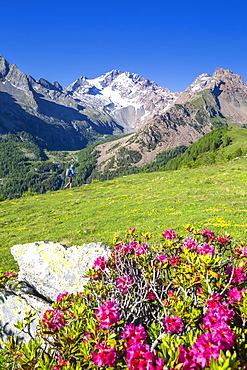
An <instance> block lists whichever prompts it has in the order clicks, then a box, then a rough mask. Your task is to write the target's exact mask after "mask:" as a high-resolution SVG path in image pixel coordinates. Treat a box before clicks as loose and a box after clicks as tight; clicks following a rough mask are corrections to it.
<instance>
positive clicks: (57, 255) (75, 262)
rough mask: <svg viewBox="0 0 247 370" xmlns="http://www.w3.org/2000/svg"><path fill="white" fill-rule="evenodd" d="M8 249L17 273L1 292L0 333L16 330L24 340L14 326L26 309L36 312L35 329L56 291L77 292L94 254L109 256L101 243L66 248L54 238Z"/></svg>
mask: <svg viewBox="0 0 247 370" xmlns="http://www.w3.org/2000/svg"><path fill="white" fill-rule="evenodd" d="M11 253H12V254H13V256H14V258H15V260H16V261H17V262H18V265H19V274H18V279H17V280H15V281H10V282H8V283H7V284H6V289H5V290H2V291H1V292H0V337H2V338H5V337H6V336H8V335H14V334H16V335H17V336H19V338H20V339H21V340H24V341H27V340H29V339H30V337H29V335H25V334H23V333H19V332H18V330H17V329H16V328H15V326H14V325H15V324H16V323H17V321H21V320H22V319H23V318H24V316H25V312H28V311H30V310H31V311H33V312H35V313H36V314H37V319H36V320H35V321H34V322H33V323H32V326H31V331H32V333H35V330H36V326H37V324H38V321H39V320H41V319H42V316H43V314H44V312H45V310H47V309H51V303H52V302H53V301H55V300H56V298H57V296H58V294H59V293H64V292H65V291H66V292H68V293H76V292H80V291H81V290H82V289H83V286H84V285H85V284H86V283H87V281H88V278H87V277H86V275H85V272H86V271H87V270H88V269H90V268H92V266H93V263H94V261H95V259H96V258H97V257H99V256H103V257H105V258H109V256H110V253H111V251H110V248H109V247H107V246H105V245H104V244H102V243H90V244H84V245H83V246H73V247H71V248H67V247H66V246H64V245H61V244H59V243H56V242H36V243H30V244H21V245H15V246H13V247H12V248H11Z"/></svg>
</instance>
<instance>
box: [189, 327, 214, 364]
mask: <svg viewBox="0 0 247 370" xmlns="http://www.w3.org/2000/svg"><path fill="white" fill-rule="evenodd" d="M219 354H220V346H219V345H218V343H215V342H214V341H213V339H212V334H211V333H205V334H202V335H201V336H200V337H199V338H197V340H196V342H195V343H194V344H193V345H192V349H191V350H190V355H192V358H193V360H194V361H195V362H196V363H197V364H199V365H201V367H202V368H204V367H205V366H207V365H208V364H209V362H210V360H211V358H214V359H215V360H217V359H218V357H219Z"/></svg>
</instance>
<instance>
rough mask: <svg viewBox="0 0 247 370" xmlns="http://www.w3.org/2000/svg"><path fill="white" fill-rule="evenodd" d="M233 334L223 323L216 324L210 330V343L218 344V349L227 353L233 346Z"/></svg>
mask: <svg viewBox="0 0 247 370" xmlns="http://www.w3.org/2000/svg"><path fill="white" fill-rule="evenodd" d="M235 339H236V337H235V334H234V333H233V331H232V330H231V328H229V326H228V325H226V324H225V323H224V322H218V323H217V325H215V326H214V327H213V329H212V341H213V342H214V343H218V346H219V349H220V350H222V351H227V350H230V349H232V347H234V344H235Z"/></svg>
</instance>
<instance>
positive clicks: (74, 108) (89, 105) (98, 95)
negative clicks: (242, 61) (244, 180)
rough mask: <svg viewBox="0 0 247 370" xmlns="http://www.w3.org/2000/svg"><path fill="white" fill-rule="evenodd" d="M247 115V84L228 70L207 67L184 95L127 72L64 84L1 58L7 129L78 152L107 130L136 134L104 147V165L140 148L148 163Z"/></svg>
mask: <svg viewBox="0 0 247 370" xmlns="http://www.w3.org/2000/svg"><path fill="white" fill-rule="evenodd" d="M246 120H247V87H246V84H245V83H244V82H243V79H242V77H241V76H239V75H237V74H234V73H233V72H232V71H230V70H228V69H223V68H217V69H216V70H215V72H214V74H213V75H212V76H210V75H208V74H206V73H203V74H201V75H200V76H198V77H197V78H196V79H195V80H194V81H193V82H192V84H191V85H190V86H189V87H188V88H187V89H186V90H185V91H183V92H176V93H174V92H171V91H170V90H169V89H167V88H165V87H160V86H158V85H157V84H156V83H155V82H153V81H149V80H147V79H145V78H143V77H141V76H139V75H137V74H134V73H130V72H123V71H119V70H113V71H111V72H108V73H106V74H104V75H102V76H100V77H97V78H95V79H87V78H86V77H80V78H79V79H77V80H76V81H75V82H73V83H72V84H70V85H69V86H67V87H62V86H61V85H60V84H59V82H53V83H50V82H48V81H46V80H45V79H43V78H40V79H39V80H37V81H36V80H35V79H34V78H32V77H31V76H29V75H26V74H25V73H23V72H21V71H20V70H19V69H18V68H17V67H16V65H14V64H9V63H8V62H7V61H6V60H5V59H4V58H3V57H2V56H0V135H3V134H5V133H7V132H10V131H27V132H29V133H31V134H32V135H34V136H35V137H39V138H41V139H42V141H43V143H44V146H45V147H47V148H48V149H52V150H76V149H81V148H83V147H85V146H87V145H88V144H89V143H93V142H95V141H97V140H98V139H99V138H100V137H102V136H104V135H113V134H124V133H125V134H126V133H130V134H131V135H130V136H128V137H125V138H122V139H121V140H120V141H117V142H114V143H113V144H110V143H108V144H106V145H105V144H104V145H103V144H102V145H101V146H99V147H98V150H99V151H100V152H101V155H100V157H99V164H101V163H104V164H103V165H102V166H103V167H104V166H106V164H107V161H108V159H109V158H113V157H114V156H115V155H117V156H119V150H120V152H121V148H124V149H125V152H126V151H127V152H128V151H129V150H132V151H135V152H138V153H139V155H138V157H139V158H141V159H140V160H139V161H137V162H135V163H132V164H133V165H136V166H141V165H143V163H150V162H151V161H152V160H153V159H154V158H155V157H156V155H157V153H159V152H161V151H164V150H168V149H170V148H174V147H176V146H179V145H186V146H188V145H190V143H192V142H194V141H196V140H198V139H199V138H200V137H201V136H202V135H204V134H205V133H207V132H209V131H210V130H211V129H212V128H214V127H218V126H220V125H225V124H228V125H229V124H237V125H240V126H244V125H245V124H246ZM113 146H114V148H113ZM113 161H114V160H112V159H111V162H113ZM116 165H117V164H116V163H115V165H114V166H116Z"/></svg>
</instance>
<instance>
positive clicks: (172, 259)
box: [169, 256, 180, 266]
mask: <svg viewBox="0 0 247 370" xmlns="http://www.w3.org/2000/svg"><path fill="white" fill-rule="evenodd" d="M169 261H170V264H171V265H172V266H176V265H177V264H178V263H179V262H180V258H179V257H178V256H176V257H171V258H170V260H169Z"/></svg>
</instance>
